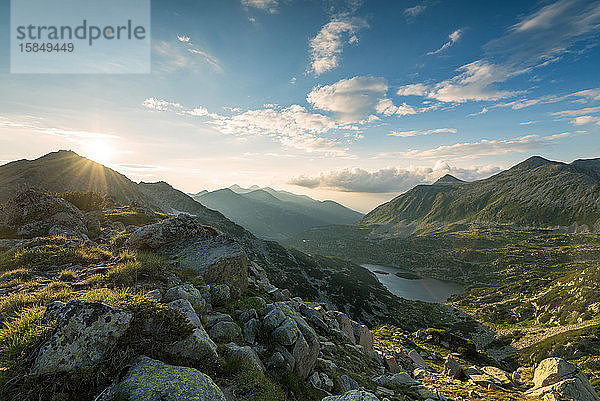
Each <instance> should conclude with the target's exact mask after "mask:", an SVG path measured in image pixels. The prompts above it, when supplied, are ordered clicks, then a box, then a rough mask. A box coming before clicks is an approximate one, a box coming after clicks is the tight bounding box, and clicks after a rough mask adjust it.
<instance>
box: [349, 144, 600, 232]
mask: <svg viewBox="0 0 600 401" xmlns="http://www.w3.org/2000/svg"><path fill="white" fill-rule="evenodd" d="M473 221H479V222H491V223H502V224H515V225H519V226H536V227H550V226H569V225H572V224H574V223H577V224H578V225H584V224H585V225H587V226H588V227H590V228H592V227H596V228H598V229H600V159H589V160H576V161H574V162H572V163H570V164H567V163H562V162H556V161H551V160H547V159H544V158H542V157H539V156H534V157H531V158H529V159H527V160H525V161H523V162H521V163H519V164H517V165H515V166H514V167H512V168H510V169H508V170H506V171H503V172H501V173H498V174H496V175H494V176H492V177H490V178H487V179H484V180H478V181H473V182H463V181H460V180H458V179H456V178H454V177H452V176H445V177H442V178H441V179H440V180H438V181H437V182H435V183H434V184H432V185H417V186H416V187H414V188H413V189H411V190H410V191H408V192H406V193H404V194H402V195H399V196H398V197H396V198H394V199H392V200H391V201H389V202H387V203H385V204H383V205H380V206H378V207H377V208H375V209H374V210H372V211H371V212H369V213H368V214H367V215H366V216H365V217H364V218H363V219H361V220H360V221H359V222H358V223H357V224H358V225H361V226H368V225H392V226H393V225H403V224H444V223H455V222H473Z"/></svg>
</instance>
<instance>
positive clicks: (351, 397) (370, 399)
mask: <svg viewBox="0 0 600 401" xmlns="http://www.w3.org/2000/svg"><path fill="white" fill-rule="evenodd" d="M322 401H379V398H377V397H376V396H375V394H373V393H369V392H367V391H364V390H350V391H348V392H346V393H344V394H342V395H332V396H329V397H325V398H323V400H322Z"/></svg>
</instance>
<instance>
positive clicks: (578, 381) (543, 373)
mask: <svg viewBox="0 0 600 401" xmlns="http://www.w3.org/2000/svg"><path fill="white" fill-rule="evenodd" d="M533 383H534V387H533V388H532V389H531V390H529V391H528V392H527V393H526V394H528V395H531V396H538V397H539V396H544V395H546V394H553V395H556V396H557V398H558V399H563V398H566V399H573V400H577V401H599V400H600V397H598V394H597V393H596V391H595V390H594V388H593V387H592V385H591V384H590V382H589V380H588V379H587V377H586V376H585V374H584V373H583V372H582V371H580V370H579V369H578V368H577V366H575V365H573V364H572V363H569V362H567V361H565V360H564V359H562V358H547V359H544V360H543V361H542V362H540V364H539V365H538V366H537V367H536V368H535V372H534V376H533Z"/></svg>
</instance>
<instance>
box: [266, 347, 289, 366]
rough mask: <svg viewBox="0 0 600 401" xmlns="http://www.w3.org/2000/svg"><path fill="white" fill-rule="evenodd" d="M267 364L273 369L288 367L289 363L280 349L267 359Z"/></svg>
mask: <svg viewBox="0 0 600 401" xmlns="http://www.w3.org/2000/svg"><path fill="white" fill-rule="evenodd" d="M267 366H268V367H269V368H273V369H285V368H286V367H287V363H286V360H285V358H284V357H283V354H282V353H281V352H279V351H275V352H274V353H273V355H271V357H270V358H269V360H268V361H267Z"/></svg>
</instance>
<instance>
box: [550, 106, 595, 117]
mask: <svg viewBox="0 0 600 401" xmlns="http://www.w3.org/2000/svg"><path fill="white" fill-rule="evenodd" d="M592 113H600V106H598V107H586V108H583V109H577V110H563V111H557V112H555V113H552V115H553V116H558V117H573V116H582V115H584V114H592Z"/></svg>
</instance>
